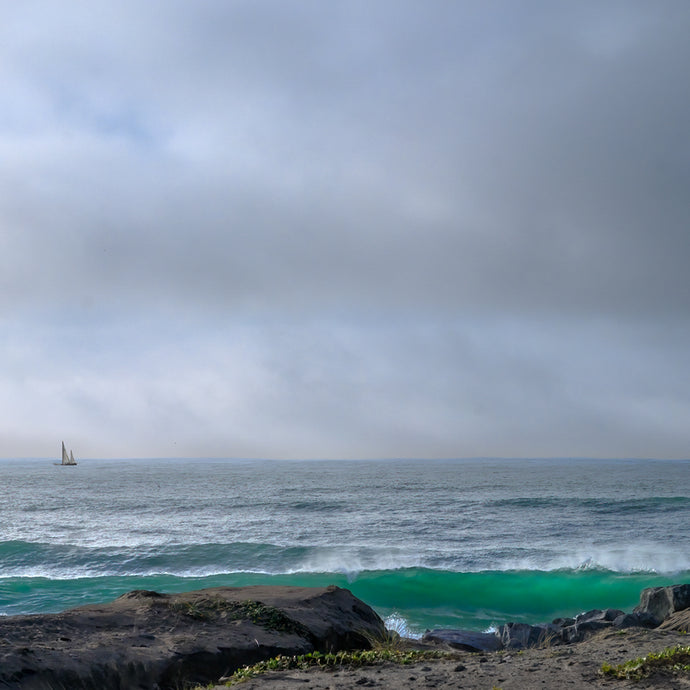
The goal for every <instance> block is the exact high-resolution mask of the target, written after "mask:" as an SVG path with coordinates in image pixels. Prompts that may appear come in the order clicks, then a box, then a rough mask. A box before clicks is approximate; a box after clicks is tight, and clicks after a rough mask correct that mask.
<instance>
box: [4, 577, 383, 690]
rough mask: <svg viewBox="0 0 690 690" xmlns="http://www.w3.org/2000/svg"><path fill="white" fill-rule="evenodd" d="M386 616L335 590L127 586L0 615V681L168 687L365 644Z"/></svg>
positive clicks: (36, 685) (102, 688) (45, 687)
mask: <svg viewBox="0 0 690 690" xmlns="http://www.w3.org/2000/svg"><path fill="white" fill-rule="evenodd" d="M384 636H385V628H384V625H383V622H382V621H381V619H380V618H379V617H378V616H377V615H376V613H375V612H374V611H373V610H372V609H371V608H370V607H369V606H367V605H366V604H364V603H363V602H361V601H360V600H359V599H357V598H355V597H354V596H353V595H352V594H351V593H350V592H349V591H348V590H345V589H340V588H338V587H328V588H306V587H218V588H213V589H207V590H200V591H197V592H188V593H185V594H177V595H165V594H158V593H155V592H144V591H139V592H130V593H129V594H126V595H124V596H122V597H120V598H119V599H116V600H115V601H113V602H111V603H109V604H103V605H93V606H83V607H80V608H77V609H71V610H69V611H64V612H63V613H58V614H40V615H31V616H11V617H2V618H0V639H3V638H4V640H6V642H7V644H4V645H3V646H2V647H0V687H2V688H8V689H9V688H17V689H19V688H21V689H22V690H50V689H53V688H82V690H110V689H113V690H115V689H117V690H119V689H120V688H131V689H134V688H136V689H139V690H149V689H151V690H152V689H153V688H158V689H159V690H168V689H172V688H179V687H183V686H186V685H188V684H190V685H191V684H208V683H209V682H211V681H216V680H217V679H218V678H220V677H221V676H223V675H227V674H229V673H232V671H234V670H235V669H237V668H239V667H240V666H243V665H245V664H252V663H256V662H257V661H261V660H263V659H268V658H271V657H273V656H276V655H278V654H286V655H290V656H292V655H296V654H303V653H306V652H309V651H313V650H318V651H323V652H326V651H336V650H340V649H355V648H368V647H369V646H370V645H369V642H368V639H372V638H374V639H375V638H380V639H383V638H384Z"/></svg>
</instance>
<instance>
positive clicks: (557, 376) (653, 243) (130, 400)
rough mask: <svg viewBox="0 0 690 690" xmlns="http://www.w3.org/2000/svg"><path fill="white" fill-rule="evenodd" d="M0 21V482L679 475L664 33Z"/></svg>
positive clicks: (467, 11)
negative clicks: (3, 469) (625, 471)
mask: <svg viewBox="0 0 690 690" xmlns="http://www.w3.org/2000/svg"><path fill="white" fill-rule="evenodd" d="M0 9H2V17H3V21H2V24H1V25H0V83H1V84H2V89H1V90H0V457H53V456H55V457H58V455H59V450H60V442H61V441H62V440H64V441H65V443H66V445H67V446H68V448H70V447H71V448H73V449H74V454H75V456H76V457H78V458H118V457H141V458H145V457H231V458H233V457H237V458H336V459H337V458H403V457H405V458H460V457H487V456H491V457H642V458H688V457H689V456H690V277H689V273H688V264H689V262H690V222H689V221H690V137H689V136H688V132H689V129H688V123H689V122H690V81H689V80H688V76H687V69H688V65H690V41H688V33H689V31H690V3H688V2H687V1H686V0H677V1H675V0H658V1H656V2H649V1H648V0H603V1H602V0H578V2H572V1H571V0H567V1H561V0H525V1H524V2H519V3H518V2H513V1H512V0H476V1H475V0H458V1H457V2H446V1H444V0H431V1H424V2H422V1H421V0H415V1H410V0H375V1H372V0H329V2H323V1H322V0H290V1H287V2H286V1H285V0H198V1H195V2H189V1H188V0H184V1H182V0H147V2H143V3H142V2H139V1H137V2H134V0H88V1H86V0H70V1H69V2H66V1H64V0H56V1H55V2H49V3H46V2H38V1H34V0H24V1H23V2H21V3H18V2H14V1H13V0H0Z"/></svg>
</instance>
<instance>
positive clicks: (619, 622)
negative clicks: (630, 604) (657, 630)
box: [613, 613, 656, 629]
mask: <svg viewBox="0 0 690 690" xmlns="http://www.w3.org/2000/svg"><path fill="white" fill-rule="evenodd" d="M613 627H614V628H619V629H623V628H654V627H656V623H655V621H654V619H653V618H652V617H651V616H650V615H649V614H646V613H623V614H621V615H620V616H618V617H617V618H615V619H614V621H613Z"/></svg>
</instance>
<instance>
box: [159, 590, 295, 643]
mask: <svg viewBox="0 0 690 690" xmlns="http://www.w3.org/2000/svg"><path fill="white" fill-rule="evenodd" d="M169 606H170V608H171V610H173V611H175V612H176V613H178V614H180V615H183V616H187V617H188V618H192V619H194V620H197V621H211V620H216V619H224V620H250V621H251V622H252V623H254V624H255V625H259V626H261V627H262V628H265V629H266V630H275V631H276V632H285V633H294V634H296V635H304V636H308V635H309V630H308V629H307V628H306V626H304V625H302V624H301V623H298V622H297V621H294V620H292V618H290V617H289V616H287V615H286V614H285V613H283V612H282V611H281V610H280V609H278V608H276V607H275V606H268V605H267V604H263V603H262V602H260V601H252V600H251V599H247V600H245V601H231V600H228V599H224V598H223V597H205V598H203V599H195V600H184V599H182V600H176V601H172V602H171V603H170V604H169Z"/></svg>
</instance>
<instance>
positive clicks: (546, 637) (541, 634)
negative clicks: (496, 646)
mask: <svg viewBox="0 0 690 690" xmlns="http://www.w3.org/2000/svg"><path fill="white" fill-rule="evenodd" d="M496 637H498V639H499V640H500V641H501V643H502V644H503V646H504V647H506V648H507V649H525V648H528V647H542V646H550V645H552V644H556V643H559V642H560V641H561V627H560V626H558V625H555V624H553V623H547V624H541V625H529V624H527V623H506V624H505V625H501V626H500V627H499V628H498V629H497V630H496Z"/></svg>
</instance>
